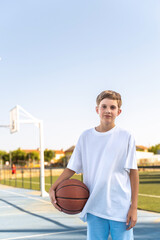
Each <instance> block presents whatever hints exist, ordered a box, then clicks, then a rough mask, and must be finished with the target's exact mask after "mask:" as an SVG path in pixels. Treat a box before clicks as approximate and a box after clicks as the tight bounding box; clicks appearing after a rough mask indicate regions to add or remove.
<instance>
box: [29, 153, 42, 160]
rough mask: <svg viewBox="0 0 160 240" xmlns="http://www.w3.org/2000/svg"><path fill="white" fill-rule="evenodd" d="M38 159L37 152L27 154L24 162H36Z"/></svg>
mask: <svg viewBox="0 0 160 240" xmlns="http://www.w3.org/2000/svg"><path fill="white" fill-rule="evenodd" d="M39 159H40V157H39V153H38V152H29V153H27V155H26V160H32V161H33V160H36V161H38V160H39Z"/></svg>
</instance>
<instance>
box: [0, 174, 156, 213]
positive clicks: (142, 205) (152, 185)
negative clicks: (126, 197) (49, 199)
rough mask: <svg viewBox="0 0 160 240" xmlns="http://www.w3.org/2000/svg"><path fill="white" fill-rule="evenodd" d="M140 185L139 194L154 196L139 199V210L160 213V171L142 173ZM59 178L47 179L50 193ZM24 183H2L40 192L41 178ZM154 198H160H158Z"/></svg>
mask: <svg viewBox="0 0 160 240" xmlns="http://www.w3.org/2000/svg"><path fill="white" fill-rule="evenodd" d="M139 176H140V184H139V194H145V195H153V197H150V196H141V195H139V197H138V208H139V209H143V210H148V211H153V212H160V171H153V172H140V173H139ZM57 178H58V176H52V178H51V177H45V189H46V191H47V192H48V191H49V188H50V186H51V184H52V183H54V182H55V181H56V179H57ZM72 178H75V179H79V180H82V175H74V176H73V177H72ZM23 180H24V183H23V184H22V179H21V178H17V180H15V179H6V180H5V182H4V180H1V182H0V183H2V184H6V185H10V186H14V187H15V186H16V187H20V188H27V189H34V190H40V183H39V177H32V183H30V178H24V179H23ZM154 196H158V197H159V198H156V197H154Z"/></svg>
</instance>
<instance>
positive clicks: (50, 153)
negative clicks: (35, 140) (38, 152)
mask: <svg viewBox="0 0 160 240" xmlns="http://www.w3.org/2000/svg"><path fill="white" fill-rule="evenodd" d="M54 157H55V152H54V151H53V150H47V149H46V150H45V151H44V161H45V162H50V161H51V160H52V159H53V158H54Z"/></svg>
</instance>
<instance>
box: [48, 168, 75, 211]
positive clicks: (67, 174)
mask: <svg viewBox="0 0 160 240" xmlns="http://www.w3.org/2000/svg"><path fill="white" fill-rule="evenodd" d="M74 174H75V172H74V171H72V170H71V169H69V168H65V169H64V171H63V172H62V174H61V175H60V176H59V178H58V179H57V180H56V181H55V183H54V184H53V185H52V186H51V188H50V189H49V196H50V199H51V203H52V204H53V206H54V207H55V208H57V209H58V210H59V211H61V209H60V207H59V206H58V205H57V204H56V198H55V189H56V187H57V186H58V184H59V183H60V182H62V181H63V180H66V179H69V178H71V177H72V176H73V175H74Z"/></svg>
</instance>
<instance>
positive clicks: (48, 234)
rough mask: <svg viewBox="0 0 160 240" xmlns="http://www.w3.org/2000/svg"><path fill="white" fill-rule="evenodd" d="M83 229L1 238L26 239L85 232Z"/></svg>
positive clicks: (6, 239)
mask: <svg viewBox="0 0 160 240" xmlns="http://www.w3.org/2000/svg"><path fill="white" fill-rule="evenodd" d="M84 231H86V230H85V229H83V230H71V231H62V232H56V233H43V234H37V235H30V236H24V237H14V238H3V239H1V240H15V239H25V238H27V239H28V238H34V237H43V236H50V235H57V234H63V233H65V234H67V233H74V232H84Z"/></svg>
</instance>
